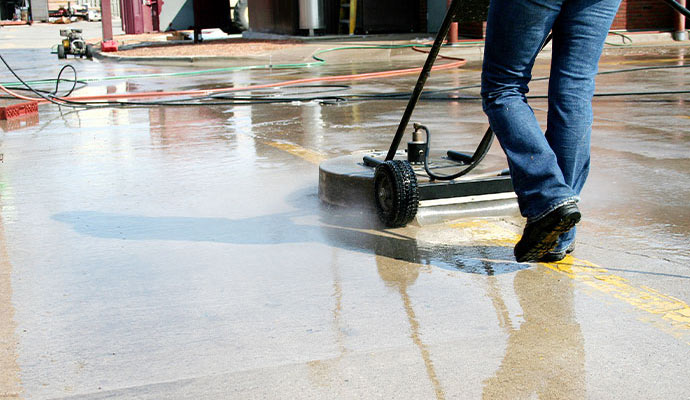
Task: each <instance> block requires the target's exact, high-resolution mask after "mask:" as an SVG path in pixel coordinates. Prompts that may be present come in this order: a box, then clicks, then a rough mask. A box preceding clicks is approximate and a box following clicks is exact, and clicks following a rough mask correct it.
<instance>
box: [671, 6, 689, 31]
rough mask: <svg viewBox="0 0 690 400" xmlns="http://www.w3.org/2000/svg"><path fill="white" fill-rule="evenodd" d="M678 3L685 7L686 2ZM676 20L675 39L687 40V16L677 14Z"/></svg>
mask: <svg viewBox="0 0 690 400" xmlns="http://www.w3.org/2000/svg"><path fill="white" fill-rule="evenodd" d="M677 1H678V3H680V5H681V6H683V7H685V4H686V0H677ZM674 18H675V23H676V29H675V34H674V38H675V39H676V40H686V39H687V38H688V37H687V33H686V32H685V16H684V15H683V14H681V13H679V12H676V13H675V16H674Z"/></svg>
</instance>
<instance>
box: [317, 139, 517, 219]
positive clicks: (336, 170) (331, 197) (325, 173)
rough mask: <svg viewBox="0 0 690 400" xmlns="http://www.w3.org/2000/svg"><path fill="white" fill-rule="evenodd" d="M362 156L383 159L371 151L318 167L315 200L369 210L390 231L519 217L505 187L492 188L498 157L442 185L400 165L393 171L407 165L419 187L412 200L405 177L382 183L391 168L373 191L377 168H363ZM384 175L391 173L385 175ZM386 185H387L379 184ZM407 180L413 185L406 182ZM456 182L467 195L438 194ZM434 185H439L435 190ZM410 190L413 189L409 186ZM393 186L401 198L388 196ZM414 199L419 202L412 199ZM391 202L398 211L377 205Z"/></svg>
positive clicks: (400, 155)
mask: <svg viewBox="0 0 690 400" xmlns="http://www.w3.org/2000/svg"><path fill="white" fill-rule="evenodd" d="M364 156H369V157H373V158H377V159H379V160H383V159H384V158H385V156H386V153H385V152H372V151H369V152H357V153H354V154H351V155H348V156H342V157H337V158H333V159H330V160H327V161H324V162H323V163H321V165H320V166H319V198H320V199H321V200H322V201H323V202H325V203H327V204H330V205H336V206H341V207H348V208H357V209H360V210H365V211H367V212H371V213H372V215H374V214H375V213H376V214H378V215H379V218H380V219H381V221H382V222H383V223H384V224H385V225H387V226H391V227H395V226H403V225H405V224H406V223H408V222H404V223H401V222H400V220H401V219H408V220H409V222H412V223H415V224H417V225H431V224H437V223H442V222H446V221H452V220H457V219H462V218H479V217H504V216H517V215H519V210H518V207H517V201H516V196H515V193H514V192H513V191H512V190H510V189H498V190H497V189H496V186H495V183H496V180H497V175H498V174H499V171H501V170H502V169H503V168H505V160H504V159H502V158H501V157H497V156H493V157H492V156H487V157H486V159H485V160H484V161H483V162H482V164H481V165H480V166H478V167H477V169H476V170H475V171H472V172H471V173H470V174H468V175H467V176H464V177H463V178H461V179H458V180H455V181H451V182H447V183H443V184H439V183H437V182H430V181H429V179H428V177H427V176H426V174H425V172H424V168H423V166H410V164H407V163H406V162H405V164H406V165H407V166H406V167H405V168H403V167H400V166H399V168H398V169H401V171H404V170H407V168H408V167H410V168H411V171H412V172H414V174H415V176H414V179H415V181H416V182H415V186H417V187H418V190H420V192H421V194H422V195H421V196H420V195H419V194H418V195H417V196H414V195H413V194H410V193H409V192H408V194H407V195H404V194H405V193H406V192H404V191H405V190H407V189H405V187H406V184H405V183H404V182H405V179H402V182H403V183H395V182H396V181H395V180H394V179H392V178H390V179H388V180H386V179H384V177H385V176H386V175H390V174H393V175H395V174H394V173H393V172H390V171H388V170H389V169H393V168H392V165H388V166H387V167H382V168H381V169H380V171H379V176H380V177H379V184H378V187H379V189H378V191H377V185H376V180H375V176H376V169H375V168H372V167H369V166H366V165H365V164H364V161H363V157H364ZM406 158H407V154H406V153H405V152H403V151H400V152H398V153H397V155H396V157H395V161H396V163H395V164H396V165H398V164H400V163H402V162H403V160H406ZM432 167H436V168H439V167H440V168H444V167H445V168H447V169H448V170H449V171H450V170H451V169H452V168H453V167H454V164H453V163H447V164H444V163H442V162H439V163H437V164H436V165H432ZM455 168H457V167H455ZM385 172H390V173H389V174H386V173H385ZM398 175H404V173H403V172H401V174H398ZM394 178H395V176H394ZM386 182H388V184H387V185H384V183H386ZM410 182H412V181H411V180H410ZM458 183H459V184H465V183H467V184H471V186H472V188H473V190H472V191H471V193H470V194H468V195H462V196H455V197H453V196H448V195H444V194H442V193H443V191H444V190H445V189H446V188H447V187H448V186H449V185H455V184H458ZM435 185H438V189H437V186H435ZM410 186H412V185H411V184H410ZM395 187H401V188H402V189H403V190H402V191H400V193H399V194H400V196H398V195H397V194H395V193H394V192H391V191H393V190H394V188H395ZM382 188H383V189H384V190H383V192H381V189H382ZM484 188H485V190H484ZM437 192H438V193H439V195H438V197H436V198H435V193H437ZM382 194H383V196H382ZM403 195H404V196H403ZM391 196H398V197H399V198H398V199H397V200H396V198H395V197H391ZM415 197H416V198H419V199H421V200H418V201H417V200H413V199H414V198H415ZM400 198H402V199H403V200H401V201H402V203H400V202H399V201H398V200H400ZM405 199H406V200H405ZM388 200H390V201H388ZM394 201H395V203H394ZM410 201H413V202H417V212H416V214H415V215H413V216H412V218H410V217H409V214H410V213H409V212H407V211H409V210H411V209H412V207H414V205H411V204H407V203H406V202H410ZM403 203H404V204H403ZM377 204H378V209H377ZM391 204H396V205H399V206H400V207H399V208H400V209H398V208H390V207H388V208H386V207H382V205H389V206H390V205H391ZM403 206H404V207H403ZM408 206H410V208H408ZM382 210H383V213H382ZM403 211H404V212H403ZM388 212H391V215H392V216H391V215H388ZM382 214H383V217H382ZM387 215H388V216H387ZM396 215H397V216H396ZM389 217H390V218H389ZM391 218H392V219H391Z"/></svg>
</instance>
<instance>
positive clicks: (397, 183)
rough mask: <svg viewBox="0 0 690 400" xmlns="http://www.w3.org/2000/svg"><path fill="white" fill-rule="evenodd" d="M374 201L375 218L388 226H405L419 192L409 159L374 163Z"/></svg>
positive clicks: (416, 202)
mask: <svg viewBox="0 0 690 400" xmlns="http://www.w3.org/2000/svg"><path fill="white" fill-rule="evenodd" d="M374 201H375V204H376V212H377V214H378V216H379V219H381V222H383V223H384V224H385V225H386V226H388V227H390V228H397V227H401V226H405V225H407V224H408V223H409V222H410V221H412V220H413V219H414V217H415V215H417V206H418V205H419V191H418V189H417V175H415V173H414V170H413V169H412V166H411V165H410V163H409V162H407V161H405V160H390V161H386V162H383V163H381V164H379V165H377V166H376V171H375V172H374Z"/></svg>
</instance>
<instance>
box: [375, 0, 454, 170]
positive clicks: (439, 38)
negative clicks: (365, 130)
mask: <svg viewBox="0 0 690 400" xmlns="http://www.w3.org/2000/svg"><path fill="white" fill-rule="evenodd" d="M460 1H461V0H453V1H452V3H451V5H450V8H449V9H448V12H446V17H445V18H444V19H443V23H442V24H441V28H440V29H439V30H438V34H437V35H436V40H435V41H434V45H433V46H431V51H429V56H428V57H427V58H426V63H425V64H424V68H422V72H421V73H420V74H419V79H417V85H415V87H414V90H413V91H412V96H411V97H410V101H409V102H408V103H407V108H405V113H404V114H403V116H402V119H401V120H400V125H398V130H397V131H396V132H395V137H394V138H393V142H392V143H391V147H390V149H389V150H388V155H387V156H386V161H389V160H392V159H393V157H395V152H396V151H398V146H400V141H401V140H402V137H403V135H404V134H405V129H407V124H408V123H409V122H410V117H412V112H413V111H414V108H415V106H416V105H417V102H418V101H419V97H420V96H421V95H422V90H424V84H426V80H427V79H428V78H429V74H430V73H431V67H433V66H434V61H436V57H437V56H438V52H439V51H440V50H441V46H442V45H443V41H444V40H445V39H446V35H448V31H449V30H450V25H451V23H452V22H453V19H455V15H456V14H457V13H458V10H459V8H460Z"/></svg>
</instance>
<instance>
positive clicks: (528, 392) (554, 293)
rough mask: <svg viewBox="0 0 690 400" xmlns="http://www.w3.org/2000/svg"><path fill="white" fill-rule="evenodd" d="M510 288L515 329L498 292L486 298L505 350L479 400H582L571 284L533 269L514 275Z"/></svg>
mask: <svg viewBox="0 0 690 400" xmlns="http://www.w3.org/2000/svg"><path fill="white" fill-rule="evenodd" d="M489 282H491V278H489ZM489 285H490V287H491V286H492V285H491V283H490V284H489ZM513 285H514V289H515V293H516V294H517V296H518V299H519V301H520V307H521V308H522V315H521V319H522V321H521V322H520V323H519V324H518V323H517V322H514V321H511V320H510V317H509V316H508V315H507V312H506V310H505V306H504V305H503V301H502V299H501V294H500V291H498V290H496V289H495V288H491V290H490V292H489V296H490V297H491V299H492V301H493V303H494V305H495V306H496V312H497V313H498V314H500V315H501V317H500V318H499V321H501V325H502V327H504V329H505V330H506V331H507V333H508V346H507V348H506V354H505V357H504V358H503V361H502V362H501V366H500V368H499V369H498V370H497V371H496V374H495V375H494V376H493V377H491V378H489V379H487V380H485V381H484V394H483V398H484V399H530V398H535V397H536V398H538V399H582V398H585V397H586V393H587V392H586V385H585V351H584V341H583V337H582V332H581V331H580V325H579V324H578V322H577V319H576V316H575V311H574V305H573V302H574V294H573V292H574V289H573V282H572V281H570V280H568V279H564V278H563V277H561V276H559V275H557V274H549V273H545V271H544V270H543V269H540V268H534V269H528V270H524V271H519V272H517V274H516V275H515V279H514V281H513Z"/></svg>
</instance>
